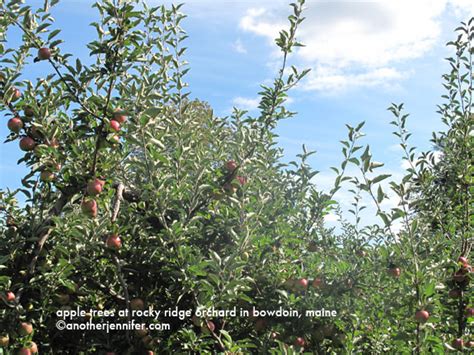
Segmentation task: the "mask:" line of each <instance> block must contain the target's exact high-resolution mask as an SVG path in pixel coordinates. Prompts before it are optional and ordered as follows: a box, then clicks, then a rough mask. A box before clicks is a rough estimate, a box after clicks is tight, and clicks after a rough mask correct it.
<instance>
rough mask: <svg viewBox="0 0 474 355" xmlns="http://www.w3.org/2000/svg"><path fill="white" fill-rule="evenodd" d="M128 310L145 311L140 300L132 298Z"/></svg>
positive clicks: (143, 304)
mask: <svg viewBox="0 0 474 355" xmlns="http://www.w3.org/2000/svg"><path fill="white" fill-rule="evenodd" d="M130 308H131V309H133V310H134V311H136V310H143V309H145V302H143V300H142V299H141V298H133V299H131V300H130Z"/></svg>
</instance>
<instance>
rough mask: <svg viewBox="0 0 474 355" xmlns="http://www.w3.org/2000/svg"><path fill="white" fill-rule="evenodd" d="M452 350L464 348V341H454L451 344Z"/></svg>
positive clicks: (459, 339) (458, 339)
mask: <svg viewBox="0 0 474 355" xmlns="http://www.w3.org/2000/svg"><path fill="white" fill-rule="evenodd" d="M451 345H452V346H453V348H454V349H458V350H459V349H462V348H463V347H464V340H462V339H461V338H457V339H454V340H453V341H452V343H451Z"/></svg>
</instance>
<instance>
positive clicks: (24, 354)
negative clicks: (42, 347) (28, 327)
mask: <svg viewBox="0 0 474 355" xmlns="http://www.w3.org/2000/svg"><path fill="white" fill-rule="evenodd" d="M31 354H32V352H31V350H30V349H28V348H21V349H20V350H18V355H31Z"/></svg>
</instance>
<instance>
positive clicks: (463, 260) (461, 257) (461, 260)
mask: <svg viewBox="0 0 474 355" xmlns="http://www.w3.org/2000/svg"><path fill="white" fill-rule="evenodd" d="M458 263H459V264H462V265H463V266H464V265H469V261H468V260H467V258H466V257H465V256H460V257H459V258H458Z"/></svg>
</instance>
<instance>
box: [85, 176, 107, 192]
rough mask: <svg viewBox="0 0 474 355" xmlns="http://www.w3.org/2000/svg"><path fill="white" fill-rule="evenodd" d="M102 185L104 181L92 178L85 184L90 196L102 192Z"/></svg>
mask: <svg viewBox="0 0 474 355" xmlns="http://www.w3.org/2000/svg"><path fill="white" fill-rule="evenodd" d="M103 187H104V181H102V180H99V179H94V180H92V181H89V183H88V184H87V193H88V194H89V195H92V196H95V195H98V194H100V193H101V192H102V189H103Z"/></svg>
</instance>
